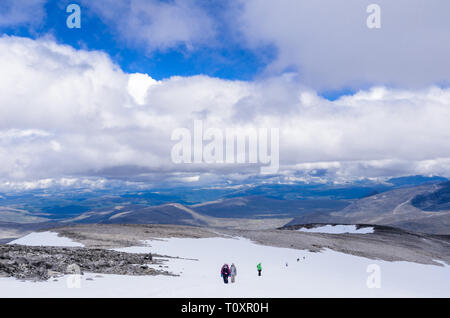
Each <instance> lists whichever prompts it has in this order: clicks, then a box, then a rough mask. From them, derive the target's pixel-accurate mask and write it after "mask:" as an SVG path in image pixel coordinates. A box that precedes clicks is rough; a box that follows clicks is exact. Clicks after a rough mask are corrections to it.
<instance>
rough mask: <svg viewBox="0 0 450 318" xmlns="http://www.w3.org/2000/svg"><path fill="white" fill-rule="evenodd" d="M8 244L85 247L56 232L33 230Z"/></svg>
mask: <svg viewBox="0 0 450 318" xmlns="http://www.w3.org/2000/svg"><path fill="white" fill-rule="evenodd" d="M8 244H18V245H27V246H57V247H83V246H84V245H83V244H81V243H77V242H74V241H72V240H71V239H69V238H67V237H62V236H58V233H55V232H48V231H47V232H33V233H30V234H28V235H26V236H24V237H21V238H19V239H17V240H14V241H11V242H9V243H8Z"/></svg>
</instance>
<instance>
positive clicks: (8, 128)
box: [0, 36, 450, 182]
mask: <svg viewBox="0 0 450 318" xmlns="http://www.w3.org/2000/svg"><path fill="white" fill-rule="evenodd" d="M0 69H1V70H2V72H1V73H0V179H1V180H3V181H4V182H20V181H27V180H39V179H43V180H47V179H51V180H53V179H55V178H56V179H58V178H62V177H67V176H85V177H89V176H95V177H99V176H100V177H114V178H122V179H129V180H134V181H143V180H149V179H151V180H152V182H157V181H161V180H164V179H165V178H164V177H163V176H164V175H173V176H174V178H177V176H179V174H178V175H177V173H181V176H183V177H188V178H187V179H184V181H190V180H191V179H189V178H190V177H192V176H200V177H199V179H198V180H200V181H202V180H217V177H216V176H217V175H224V176H227V175H229V176H230V175H233V176H234V177H233V178H239V174H240V173H241V174H242V175H245V176H246V177H247V176H249V175H251V174H252V173H258V172H259V167H254V169H253V167H251V166H250V167H249V166H237V165H231V166H227V167H224V166H221V165H215V166H211V165H185V166H179V165H174V164H172V162H171V156H170V155H171V147H172V146H173V145H174V144H175V142H172V141H171V140H170V137H171V134H172V131H173V129H175V128H177V127H186V128H191V127H192V125H193V121H194V119H202V120H203V121H204V125H205V128H206V127H214V128H221V129H224V128H232V127H238V128H252V127H253V128H260V127H262V128H271V127H274V128H280V164H281V172H282V173H283V171H288V172H289V173H292V174H295V171H298V170H312V169H329V170H330V171H334V172H335V173H336V176H338V177H341V178H344V177H346V176H369V177H378V176H389V175H398V174H417V173H426V174H433V173H434V174H443V175H446V176H450V159H449V158H450V148H449V147H447V146H446V145H447V144H448V140H449V139H450V130H449V129H448V123H449V122H450V89H442V88H437V87H432V88H427V89H420V90H411V89H409V90H406V89H403V90H399V89H388V88H385V87H373V88H372V89H369V90H364V91H360V92H358V93H356V94H354V95H349V96H344V97H342V98H340V99H338V100H336V101H333V102H331V101H329V100H326V99H324V98H321V97H320V96H318V95H317V93H315V91H314V90H311V89H308V88H306V87H305V86H302V85H299V83H298V81H297V79H296V78H295V77H292V76H290V75H289V74H287V75H284V76H279V77H272V78H268V79H263V80H257V81H254V82H242V81H227V80H220V79H216V78H210V77H207V76H195V77H173V78H169V79H165V80H162V81H160V82H158V84H157V85H153V83H154V82H153V80H152V79H151V77H149V76H148V75H136V74H134V75H130V74H126V73H124V72H123V71H122V70H121V69H120V68H119V67H118V66H117V65H115V64H114V63H112V62H111V59H110V58H109V57H108V56H107V55H106V54H104V53H101V52H93V51H89V52H88V51H83V50H75V49H73V48H71V47H69V46H63V45H58V44H56V43H54V42H53V41H52V40H48V39H41V40H31V39H25V38H17V37H7V36H4V37H1V38H0ZM130 78H135V79H136V78H138V79H141V80H143V82H144V83H147V84H150V85H147V84H146V85H143V86H141V81H140V80H138V84H137V87H138V88H139V89H138V90H137V93H136V91H134V89H131V91H130ZM132 86H133V85H132ZM144 87H145V88H146V89H144ZM144 96H145V97H144ZM136 97H137V98H136ZM205 175H207V177H205V178H203V177H204V176H205ZM196 178H197V177H196ZM192 181H195V180H194V179H192Z"/></svg>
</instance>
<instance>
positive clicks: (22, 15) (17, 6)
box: [0, 0, 47, 27]
mask: <svg viewBox="0 0 450 318" xmlns="http://www.w3.org/2000/svg"><path fill="white" fill-rule="evenodd" d="M46 2H47V0H27V1H17V0H2V1H1V2H0V27H17V26H27V27H34V26H38V25H39V24H41V23H42V21H43V19H44V17H45V10H44V5H45V3H46Z"/></svg>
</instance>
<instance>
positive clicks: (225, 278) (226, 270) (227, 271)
mask: <svg viewBox="0 0 450 318" xmlns="http://www.w3.org/2000/svg"><path fill="white" fill-rule="evenodd" d="M220 276H222V278H223V282H224V283H225V284H228V276H230V268H229V267H228V264H224V265H223V266H222V269H221V270H220Z"/></svg>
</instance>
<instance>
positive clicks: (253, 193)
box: [0, 176, 450, 235]
mask: <svg viewBox="0 0 450 318" xmlns="http://www.w3.org/2000/svg"><path fill="white" fill-rule="evenodd" d="M239 219H242V220H244V219H245V220H247V222H249V221H248V220H251V219H256V220H262V222H263V221H264V219H278V220H279V222H281V221H282V220H284V219H285V220H286V223H288V225H294V224H309V223H341V224H379V225H391V226H396V227H399V228H403V229H407V230H414V231H418V232H425V233H433V234H447V235H450V182H448V180H447V179H445V178H442V177H424V176H411V177H402V178H394V179H389V180H385V181H383V182H377V181H371V180H360V181H357V182H352V183H346V184H333V183H316V184H314V183H312V184H306V183H292V184H277V183H275V184H270V183H262V184H242V185H228V186H222V187H221V186H215V187H209V188H208V187H207V188H204V187H203V188H195V187H191V188H189V187H184V188H177V189H152V190H151V191H150V190H143V191H127V189H119V190H115V191H108V190H97V191H92V190H89V189H76V190H73V189H72V190H66V191H63V190H56V189H52V190H39V191H38V190H34V191H26V192H22V193H4V194H1V195H0V228H8V227H14V226H13V225H14V224H23V225H22V226H21V228H25V225H26V224H35V226H34V227H36V226H37V227H39V224H42V225H44V224H45V225H46V226H48V225H49V224H50V225H51V224H60V223H64V224H67V223H120V224H125V223H130V224H147V223H148V224H150V223H155V224H183V225H197V226H205V225H208V226H221V225H223V224H235V223H236V222H239V221H236V220H239ZM233 222H234V223H233ZM242 222H243V221H242Z"/></svg>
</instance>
